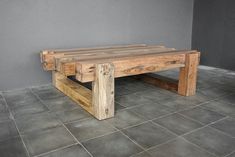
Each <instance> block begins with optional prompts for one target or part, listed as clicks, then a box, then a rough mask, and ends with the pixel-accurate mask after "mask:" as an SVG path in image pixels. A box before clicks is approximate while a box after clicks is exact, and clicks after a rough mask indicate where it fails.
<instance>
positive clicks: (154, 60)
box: [76, 54, 185, 82]
mask: <svg viewBox="0 0 235 157" xmlns="http://www.w3.org/2000/svg"><path fill="white" fill-rule="evenodd" d="M111 62H112V63H113V65H114V67H115V73H114V76H115V78H116V77H124V76H131V75H138V74H143V73H151V72H156V71H162V70H168V69H173V68H180V67H184V64H185V54H171V55H161V56H156V55H148V56H133V57H130V58H120V59H114V60H111ZM76 66H77V69H76V79H77V80H79V81H80V82H90V81H93V80H94V79H95V61H91V62H79V63H77V65H76Z"/></svg>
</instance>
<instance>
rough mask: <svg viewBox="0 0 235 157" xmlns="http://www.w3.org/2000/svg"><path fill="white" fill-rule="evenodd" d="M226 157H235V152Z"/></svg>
mask: <svg viewBox="0 0 235 157" xmlns="http://www.w3.org/2000/svg"><path fill="white" fill-rule="evenodd" d="M226 157H235V151H234V153H232V154H230V155H229V156H226Z"/></svg>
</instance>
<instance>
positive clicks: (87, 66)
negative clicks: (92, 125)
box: [40, 44, 200, 120]
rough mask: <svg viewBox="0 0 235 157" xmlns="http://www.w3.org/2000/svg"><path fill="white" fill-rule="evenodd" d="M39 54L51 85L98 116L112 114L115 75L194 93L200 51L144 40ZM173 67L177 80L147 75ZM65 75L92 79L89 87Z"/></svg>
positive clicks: (78, 78) (110, 115) (187, 93)
mask: <svg viewBox="0 0 235 157" xmlns="http://www.w3.org/2000/svg"><path fill="white" fill-rule="evenodd" d="M40 55H41V62H42V65H43V68H44V69H45V70H48V71H49V70H50V71H52V82H53V85H54V86H55V87H56V88H57V89H59V90H60V91H62V92H63V93H64V94H65V95H67V96H69V97H70V98H72V99H73V100H74V101H75V102H77V103H78V104H79V105H81V106H82V107H83V108H84V109H85V110H86V111H88V112H89V113H90V114H92V115H93V116H95V117H96V118H97V119H99V120H102V119H107V118H110V117H113V116H114V79H115V78H117V77H124V76H131V75H136V77H137V78H138V79H141V80H143V81H145V82H148V83H151V84H154V85H157V86H160V87H162V88H165V89H168V90H171V91H175V92H177V93H178V94H180V95H183V96H191V95H194V94H195V90H196V78H197V66H198V63H199V58H200V52H197V51H194V50H176V49H174V48H166V47H164V46H159V45H157V46H156V45H151V46H150V45H145V44H139V45H126V46H112V47H98V48H97V47H96V48H80V49H68V50H44V51H42V52H41V54H40ZM174 68H180V74H179V80H173V81H172V80H169V79H165V78H163V77H152V76H150V75H146V74H147V73H153V72H157V71H163V70H169V69H174ZM68 76H74V77H75V78H76V80H78V81H80V82H82V83H85V82H92V90H90V89H88V88H86V87H84V86H82V85H81V84H78V83H76V82H74V81H72V80H70V79H68Z"/></svg>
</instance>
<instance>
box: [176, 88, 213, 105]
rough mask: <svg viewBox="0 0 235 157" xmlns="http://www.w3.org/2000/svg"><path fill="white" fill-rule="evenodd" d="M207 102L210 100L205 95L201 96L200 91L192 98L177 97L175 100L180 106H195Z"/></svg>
mask: <svg viewBox="0 0 235 157" xmlns="http://www.w3.org/2000/svg"><path fill="white" fill-rule="evenodd" d="M209 100H211V98H209V97H207V96H206V95H203V94H202V93H200V91H197V92H196V94H195V95H193V96H188V97H184V96H179V97H177V98H176V99H175V102H176V103H177V104H181V105H190V106H195V105H199V104H201V103H203V102H206V101H209Z"/></svg>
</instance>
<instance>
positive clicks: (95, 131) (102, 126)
mask: <svg viewBox="0 0 235 157" xmlns="http://www.w3.org/2000/svg"><path fill="white" fill-rule="evenodd" d="M66 127H67V128H68V129H69V130H70V131H71V132H72V134H73V135H74V136H75V137H76V138H77V139H78V140H79V141H84V140H88V139H90V138H94V137H97V136H101V135H104V134H107V133H111V132H114V131H116V129H115V128H113V127H112V126H110V125H109V124H107V123H106V122H105V121H98V120H96V119H87V120H82V121H77V122H73V123H69V124H66Z"/></svg>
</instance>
